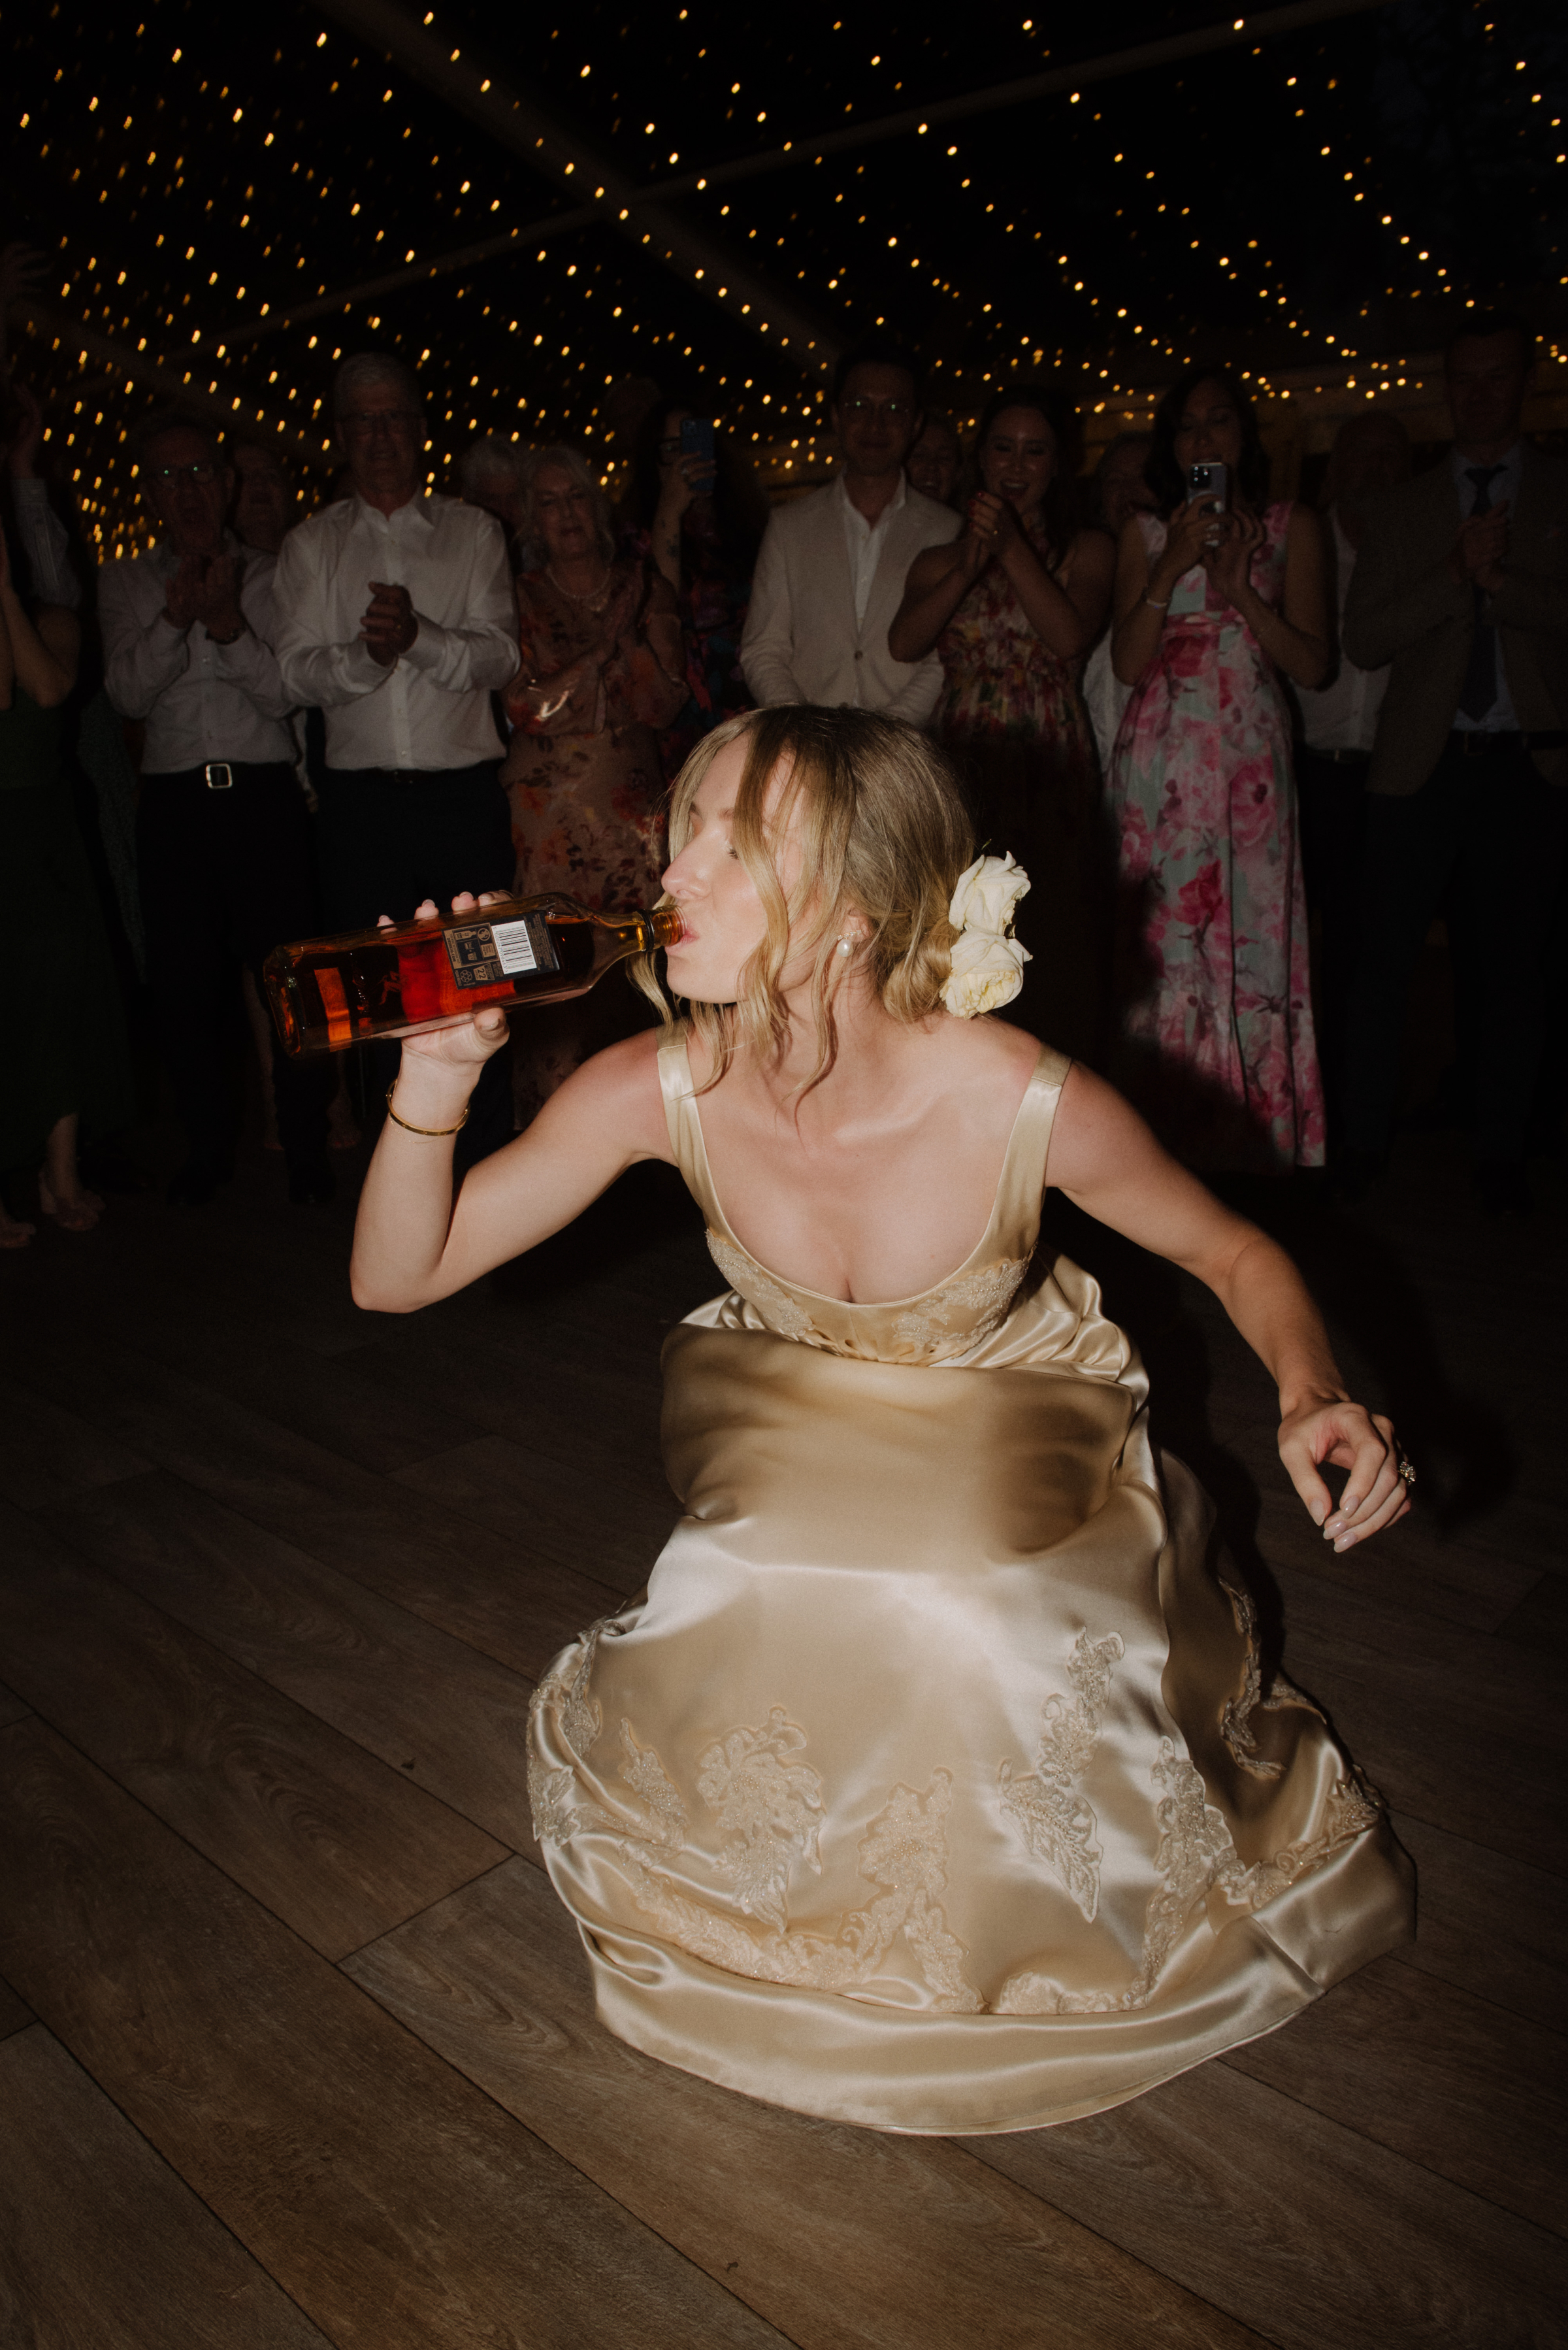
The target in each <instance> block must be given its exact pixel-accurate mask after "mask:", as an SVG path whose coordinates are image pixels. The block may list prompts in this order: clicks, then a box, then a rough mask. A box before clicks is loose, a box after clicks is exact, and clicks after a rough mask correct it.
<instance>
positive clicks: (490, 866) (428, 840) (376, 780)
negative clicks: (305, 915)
mask: <svg viewBox="0 0 1568 2350" xmlns="http://www.w3.org/2000/svg"><path fill="white" fill-rule="evenodd" d="M319 797H320V801H321V810H320V815H319V816H318V818H317V838H318V840H319V843H320V850H321V887H322V894H323V897H324V899H325V900H326V908H327V924H328V927H329V928H330V929H332V930H334V931H358V930H369V929H371V928H373V927H374V925H375V923H376V922H377V921H378V920H379V918H380V916H381V915H382V914H390V915H391V917H392V919H393V920H394V921H406V920H408V918H409V916H410V914H411V913H412V912H413V910H414V908H415V907H416V906H417V905H418V904H419V902H420V900H421V899H422V898H433V899H435V901H436V904H437V905H438V906H439V907H441V910H442V911H443V912H444V910H446V908H447V907H448V906H449V905H450V904H451V902H452V899H453V898H455V897H456V896H457V894H458V892H459V891H460V890H462V889H472V890H473V891H475V892H476V893H477V892H478V891H479V890H481V889H511V887H512V881H513V876H514V872H515V870H516V864H517V854H516V851H515V849H514V847H513V845H512V816H511V811H510V809H509V808H508V806H507V804H506V795H505V793H504V791H503V790H502V788H501V785H500V784H499V783H498V782H497V781H496V769H495V767H494V765H493V764H485V765H483V766H478V767H452V768H437V769H435V770H433V771H431V772H429V773H421V774H406V773H403V772H400V771H399V770H396V769H393V768H389V767H328V768H327V771H326V773H325V775H323V776H322V778H321V783H320V791H319ZM362 1049H363V1050H364V1052H365V1055H366V1057H367V1059H368V1060H369V1062H370V1064H371V1068H372V1072H373V1074H372V1077H371V1083H370V1087H369V1100H368V1102H367V1104H366V1108H367V1111H368V1113H369V1116H370V1118H372V1119H375V1118H379V1116H380V1114H381V1113H382V1110H383V1106H384V1102H385V1097H386V1093H387V1088H388V1087H389V1086H390V1085H391V1084H392V1083H393V1082H394V1081H395V1079H396V1077H397V1074H398V1063H399V1060H400V1056H401V1051H402V1048H401V1046H400V1045H396V1044H390V1045H367V1046H364V1047H363V1048H362ZM507 1061H508V1055H506V1054H505V1053H504V1052H503V1053H497V1054H496V1055H495V1056H494V1058H493V1060H490V1061H487V1062H486V1063H485V1065H484V1068H483V1072H482V1074H481V1076H480V1080H479V1084H478V1086H477V1087H475V1089H474V1096H473V1101H472V1106H471V1107H470V1110H469V1116H468V1123H467V1125H466V1126H465V1127H464V1128H463V1129H462V1133H461V1134H460V1135H459V1136H458V1139H457V1146H456V1160H455V1164H456V1166H457V1169H458V1170H459V1171H460V1172H461V1171H462V1169H464V1168H465V1167H472V1165H473V1164H474V1162H475V1161H476V1160H477V1159H483V1158H485V1157H487V1156H488V1154H489V1153H490V1152H491V1151H493V1150H498V1149H500V1148H501V1146H502V1144H503V1143H504V1142H507V1141H510V1139H511V1136H512V1087H511V1081H510V1077H509V1076H508V1071H507Z"/></svg>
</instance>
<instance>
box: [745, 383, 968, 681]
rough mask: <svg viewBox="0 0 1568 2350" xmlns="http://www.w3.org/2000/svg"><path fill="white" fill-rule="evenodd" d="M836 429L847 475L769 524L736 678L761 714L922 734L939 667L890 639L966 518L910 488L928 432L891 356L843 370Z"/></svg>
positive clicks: (836, 391)
mask: <svg viewBox="0 0 1568 2350" xmlns="http://www.w3.org/2000/svg"><path fill="white" fill-rule="evenodd" d="M833 421H834V425H835V428H836V432H837V434H838V440H839V445H840V447H841V448H842V449H843V452H844V469H843V471H842V473H840V474H839V476H838V479H837V480H836V482H835V483H834V484H832V486H831V487H830V488H828V489H826V490H815V491H814V492H813V493H812V494H811V495H810V496H809V497H805V498H799V499H797V500H795V501H794V503H793V504H790V505H786V506H781V507H779V508H778V510H777V511H776V512H775V513H774V515H773V516H772V518H771V519H770V521H769V523H768V527H767V531H766V534H765V535H764V536H763V544H762V551H761V553H760V554H759V556H758V557H757V567H756V573H755V576H754V577H753V581H752V601H751V608H750V610H749V612H748V613H747V616H746V627H745V634H744V636H743V637H742V640H741V667H742V671H744V674H745V680H746V684H747V686H748V687H749V689H750V691H751V692H752V694H753V696H754V698H755V699H756V701H758V702H825V703H829V704H836V703H843V704H847V705H848V706H849V707H850V708H851V709H856V710H882V711H886V712H888V715H889V717H893V718H908V719H909V720H911V721H912V722H913V723H914V724H916V725H917V726H919V725H923V724H924V723H925V722H926V720H927V719H928V718H929V716H930V714H931V712H932V711H933V710H934V709H935V708H936V706H937V701H938V698H939V696H940V692H941V690H942V665H941V662H940V660H938V658H937V656H936V655H935V653H928V654H927V656H926V658H925V659H924V660H919V661H909V662H906V661H898V660H894V659H893V656H892V654H891V653H890V652H889V651H888V626H889V624H890V622H891V621H892V619H893V617H894V615H895V614H896V612H897V611H898V607H899V605H900V604H901V603H902V601H903V598H904V581H905V578H906V577H907V576H908V573H909V566H910V564H911V563H912V562H913V561H914V559H915V557H916V556H917V555H919V552H920V550H921V548H922V547H926V546H942V545H944V544H945V543H946V541H947V540H949V539H950V538H956V537H957V536H958V534H959V532H960V531H961V529H962V527H963V516H962V515H957V514H954V513H953V512H952V510H951V509H950V507H948V506H943V505H939V504H937V502H936V500H935V499H934V498H927V497H922V496H921V494H920V493H919V490H912V489H910V487H909V484H908V482H907V481H906V479H905V477H904V461H905V459H906V458H907V457H908V455H909V451H910V450H911V448H912V447H913V446H914V444H915V442H916V441H917V440H918V439H919V432H920V428H921V425H922V423H923V422H924V421H925V420H924V416H923V413H922V407H921V400H920V390H919V382H918V380H917V378H916V375H915V372H914V369H913V368H912V367H911V366H910V364H909V360H908V359H906V358H904V357H903V356H902V355H901V354H900V353H899V352H898V350H897V349H895V348H893V347H892V346H891V345H888V346H874V345H871V344H862V345H861V346H860V347H859V348H858V349H857V350H855V351H852V352H850V353H849V354H848V355H847V356H846V358H845V359H842V360H841V361H840V362H839V366H838V371H837V374H836V377H835V379H834V387H833Z"/></svg>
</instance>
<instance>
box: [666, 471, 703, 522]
mask: <svg viewBox="0 0 1568 2350" xmlns="http://www.w3.org/2000/svg"><path fill="white" fill-rule="evenodd" d="M713 473H714V467H713V466H712V465H711V463H708V462H707V461H706V460H705V459H704V458H701V457H677V459H676V460H675V463H673V464H672V465H671V466H670V470H669V472H668V473H666V474H665V476H664V479H663V481H662V482H661V483H660V484H659V513H660V514H661V515H663V516H664V517H665V519H666V521H668V522H679V521H680V517H681V515H683V514H684V513H685V512H686V509H687V507H688V506H689V505H690V504H691V501H692V500H693V498H701V497H706V495H707V494H708V493H709V491H710V490H711V488H712V486H713Z"/></svg>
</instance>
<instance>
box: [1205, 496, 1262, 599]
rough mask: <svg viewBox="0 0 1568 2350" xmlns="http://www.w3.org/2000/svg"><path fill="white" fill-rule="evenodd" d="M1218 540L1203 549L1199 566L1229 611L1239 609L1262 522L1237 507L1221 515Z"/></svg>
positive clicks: (1259, 541) (1248, 590)
mask: <svg viewBox="0 0 1568 2350" xmlns="http://www.w3.org/2000/svg"><path fill="white" fill-rule="evenodd" d="M1219 521H1220V541H1219V544H1218V545H1217V546H1211V547H1206V548H1205V549H1204V552H1203V556H1202V562H1203V568H1204V569H1205V571H1207V572H1208V574H1209V577H1210V579H1212V580H1213V582H1214V585H1215V586H1216V587H1218V588H1219V590H1220V594H1221V596H1223V597H1224V598H1225V601H1226V602H1227V604H1229V605H1230V606H1231V608H1232V609H1233V610H1239V609H1240V608H1241V604H1242V602H1243V601H1244V599H1245V598H1247V597H1248V596H1250V595H1251V588H1252V576H1251V575H1252V556H1253V554H1254V552H1255V551H1256V549H1257V548H1258V547H1260V546H1262V543H1263V525H1262V523H1261V522H1260V521H1259V520H1258V517H1257V515H1252V514H1243V513H1241V511H1240V510H1239V509H1232V511H1231V513H1229V514H1226V515H1220V518H1219Z"/></svg>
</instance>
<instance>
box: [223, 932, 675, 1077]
mask: <svg viewBox="0 0 1568 2350" xmlns="http://www.w3.org/2000/svg"><path fill="white" fill-rule="evenodd" d="M679 937H680V915H679V914H678V913H676V912H675V911H674V910H673V908H670V909H667V910H663V911H661V912H658V913H651V914H590V913H589V911H588V910H587V907H586V906H579V905H578V903H577V901H576V899H575V898H564V897H559V896H556V895H555V894H554V893H552V894H551V895H550V896H548V897H544V898H506V899H497V901H496V902H495V903H494V904H493V905H490V906H476V907H475V908H474V909H473V910H472V912H470V913H463V914H442V915H440V916H438V918H437V919H436V920H433V921H428V922H399V923H397V924H395V925H394V926H393V927H392V928H391V929H389V930H384V931H382V930H376V931H349V932H348V933H347V934H346V935H345V936H343V937H341V938H336V939H302V940H301V941H299V942H298V943H297V945H295V946H288V947H275V948H274V950H273V951H272V953H271V954H270V955H268V957H267V959H266V962H265V966H264V969H263V974H262V975H263V977H264V978H265V982H266V992H267V996H268V999H269V1001H270V1002H271V1004H272V1011H273V1018H274V1019H275V1021H276V1022H277V1025H278V1033H279V1035H281V1036H282V1038H283V1041H284V1044H285V1045H286V1047H287V1049H288V1051H289V1052H291V1053H296V1054H298V1053H322V1052H327V1053H340V1052H342V1051H343V1050H344V1048H345V1047H346V1046H347V1045H358V1044H362V1043H363V1042H364V1040H365V1039H366V1038H367V1037H369V1036H417V1035H419V1034H420V1033H421V1030H423V1029H426V1028H450V1027H452V1026H453V1025H454V1024H456V1023H457V1022H458V1021H460V1020H465V1019H468V1018H470V1017H472V1014H474V1013H475V1012H477V1011H479V1010H480V1009H481V1008H482V1006H483V1005H484V1004H486V1003H500V1004H504V1006H505V1007H506V1008H507V1009H508V1010H510V1009H511V1007H512V1005H513V1004H514V1003H561V1002H563V1001H564V999H565V998H566V997H567V996H570V995H584V994H586V993H587V990H588V989H589V988H590V987H592V986H593V984H594V983H595V981H596V980H597V979H599V978H601V977H602V976H603V974H604V973H605V972H607V971H608V969H609V968H610V965H611V964H612V963H618V962H626V961H627V960H628V957H629V956H632V955H639V954H651V953H652V952H653V951H655V949H656V948H659V947H670V946H673V945H674V944H675V941H676V940H677V939H678V938H679Z"/></svg>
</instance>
